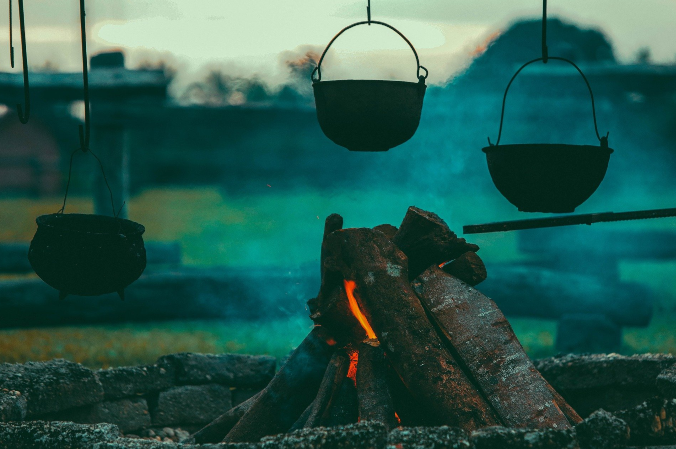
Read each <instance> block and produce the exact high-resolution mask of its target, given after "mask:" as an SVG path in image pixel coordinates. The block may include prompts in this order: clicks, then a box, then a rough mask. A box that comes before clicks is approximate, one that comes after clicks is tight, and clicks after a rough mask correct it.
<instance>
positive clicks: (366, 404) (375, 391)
mask: <svg viewBox="0 0 676 449" xmlns="http://www.w3.org/2000/svg"><path fill="white" fill-rule="evenodd" d="M386 370H387V361H386V360H385V352H384V351H383V350H382V348H381V347H380V344H379V343H378V341H377V340H376V341H374V340H368V341H365V342H363V343H362V344H360V345H359V364H358V365H357V395H358V398H359V419H360V420H361V421H376V422H379V423H382V424H384V425H385V428H386V429H387V430H390V429H392V428H394V427H396V426H397V418H396V416H395V411H394V403H393V402H392V396H391V395H390V388H389V386H388V384H387V375H386V374H387V371H386Z"/></svg>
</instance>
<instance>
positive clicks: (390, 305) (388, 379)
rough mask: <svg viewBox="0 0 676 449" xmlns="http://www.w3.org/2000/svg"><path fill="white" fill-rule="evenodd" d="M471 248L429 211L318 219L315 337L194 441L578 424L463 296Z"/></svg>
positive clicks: (481, 302) (504, 330)
mask: <svg viewBox="0 0 676 449" xmlns="http://www.w3.org/2000/svg"><path fill="white" fill-rule="evenodd" d="M478 250H479V247H478V246H477V245H473V244H471V243H468V242H466V241H465V239H461V238H458V237H457V236H456V235H455V234H454V233H453V232H452V231H451V230H450V229H449V227H448V226H447V225H446V223H445V222H444V221H443V220H442V219H441V218H439V217H438V216H437V215H436V214H434V213H431V212H426V211H424V210H421V209H418V208H416V207H410V208H409V210H408V212H407V214H406V216H405V218H404V220H403V222H402V223H401V226H400V227H399V228H398V229H397V228H396V227H394V226H391V225H380V226H377V227H375V228H373V229H370V228H350V229H343V219H342V217H341V216H339V215H337V214H333V215H330V216H329V217H328V218H327V219H326V223H325V228H324V238H323V242H322V247H321V287H320V289H319V294H318V295H317V297H316V298H313V299H311V300H309V301H308V306H309V310H310V317H311V318H312V320H313V321H314V323H315V327H314V329H313V330H312V331H311V332H310V333H309V335H308V336H307V337H306V338H305V340H304V341H303V342H302V343H301V344H300V345H299V346H298V348H297V349H296V350H295V351H294V352H293V353H292V354H291V355H290V357H289V359H288V360H287V362H286V363H285V364H284V366H283V367H282V368H281V370H280V371H279V372H278V373H277V374H276V375H275V377H274V378H273V379H272V381H271V382H270V383H269V384H268V386H267V387H266V388H265V389H264V390H263V391H261V392H260V393H258V394H257V395H255V396H253V397H252V398H250V399H249V400H248V401H246V402H244V403H242V404H240V405H238V406H237V407H235V408H233V409H231V410H229V411H227V412H226V413H225V414H223V415H222V416H221V417H219V418H218V419H216V420H215V421H214V422H212V423H211V424H209V425H208V426H206V427H205V428H203V429H202V430H200V431H199V432H197V433H196V434H195V435H194V440H195V442H197V443H209V442H220V441H224V442H254V441H258V440H260V439H261V438H262V437H264V436H268V435H274V434H279V433H284V432H289V431H292V430H297V429H301V428H311V427H318V426H334V425H342V424H350V423H355V422H358V421H376V422H380V423H382V424H383V425H385V427H386V428H388V429H391V428H393V427H397V426H435V425H448V426H454V427H459V428H461V429H463V430H466V431H468V432H471V431H474V430H477V429H480V428H484V427H490V426H496V425H500V426H505V427H511V428H534V429H546V428H553V429H568V428H570V427H572V426H573V425H575V424H577V423H579V422H580V421H581V418H580V416H578V414H577V413H576V412H575V411H574V410H573V409H572V408H571V407H570V406H569V405H568V404H567V403H566V401H565V400H564V399H563V398H562V397H561V396H560V395H559V394H558V393H557V392H556V391H555V390H554V389H553V388H552V387H551V386H550V385H549V383H548V382H547V381H546V380H545V379H544V378H543V377H542V376H541V375H540V373H539V372H538V370H537V369H536V368H535V366H534V365H533V363H532V362H531V361H530V359H529V358H528V356H527V355H526V353H525V352H524V350H523V348H522V347H521V344H520V343H519V341H518V339H517V338H516V336H515V334H514V332H513V330H512V328H511V326H510V324H509V322H508V321H507V320H506V319H505V317H504V315H503V314H502V312H501V311H500V309H499V308H498V307H497V306H496V304H495V303H494V302H493V301H492V300H491V299H490V298H488V297H486V296H484V295H483V294H482V293H481V292H480V291H479V290H477V289H476V288H474V286H475V285H477V284H478V283H480V282H481V281H483V280H484V279H485V278H486V270H485V267H484V265H483V263H482V261H481V259H480V258H479V256H477V254H476V252H477V251H478Z"/></svg>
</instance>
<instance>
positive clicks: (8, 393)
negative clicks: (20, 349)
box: [0, 390, 28, 421]
mask: <svg viewBox="0 0 676 449" xmlns="http://www.w3.org/2000/svg"><path fill="white" fill-rule="evenodd" d="M27 409H28V405H27V404H26V397H25V396H24V395H22V394H21V393H20V392H18V391H13V390H0V421H22V420H23V419H24V418H25V417H26V411H27Z"/></svg>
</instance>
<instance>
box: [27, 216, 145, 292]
mask: <svg viewBox="0 0 676 449" xmlns="http://www.w3.org/2000/svg"><path fill="white" fill-rule="evenodd" d="M35 221H36V222H37V225H38V230H37V232H36V233H35V236H34V237H33V241H32V242H31V246H30V249H29V252H28V260H29V261H30V263H31V266H32V267H33V270H35V273H37V275H38V276H40V278H41V279H42V280H43V281H45V282H46V283H47V284H48V285H50V286H52V287H54V288H55V289H57V290H59V292H60V297H61V298H64V297H65V296H66V295H68V294H74V295H80V296H97V295H103V294H106V293H113V292H117V293H118V294H119V295H120V297H121V298H122V299H124V288H125V287H127V286H128V285H129V284H131V283H132V282H134V281H135V280H136V279H138V278H139V276H141V273H143V270H144V269H145V267H146V250H145V246H144V244H143V237H142V235H143V233H144V232H145V228H144V227H143V226H142V225H140V224H138V223H135V222H133V221H131V220H125V219H122V218H116V217H108V216H104V215H89V214H63V213H56V214H50V215H41V216H39V217H38V218H37V219H36V220H35Z"/></svg>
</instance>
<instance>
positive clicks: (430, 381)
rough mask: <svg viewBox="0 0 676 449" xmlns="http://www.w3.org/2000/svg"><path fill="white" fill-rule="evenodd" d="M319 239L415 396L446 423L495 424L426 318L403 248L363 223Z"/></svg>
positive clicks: (471, 427)
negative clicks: (350, 283)
mask: <svg viewBox="0 0 676 449" xmlns="http://www.w3.org/2000/svg"><path fill="white" fill-rule="evenodd" d="M325 245H326V250H327V252H326V260H325V262H324V266H325V269H326V270H327V271H329V270H330V271H333V272H335V273H336V274H337V275H338V276H340V277H342V278H343V279H345V280H351V281H354V282H355V283H356V286H357V291H356V296H357V298H356V299H357V301H358V305H359V307H360V309H361V311H362V312H363V314H364V315H365V316H366V318H367V320H368V321H369V323H370V324H371V326H372V327H373V329H374V331H375V333H376V335H377V337H378V340H379V341H380V342H381V344H382V345H383V349H384V350H385V353H386V354H387V357H388V360H390V363H391V364H392V366H393V367H394V369H395V370H396V371H397V373H398V374H399V376H400V377H401V379H402V380H403V381H404V383H405V384H406V386H407V387H408V389H409V390H410V391H411V393H412V394H413V395H414V396H415V397H416V398H417V400H419V401H420V402H421V403H422V404H423V406H424V407H427V408H429V410H430V411H431V412H432V413H436V414H437V415H438V416H439V417H440V420H441V421H442V422H443V423H444V424H447V425H451V426H457V427H461V428H463V429H465V430H468V431H472V430H475V429H478V428H481V427H485V426H491V425H497V424H499V423H500V421H499V419H498V418H497V417H496V415H495V414H494V412H493V411H492V410H491V408H490V406H489V405H488V403H487V402H486V401H485V400H484V399H483V398H482V397H481V395H480V393H479V392H478V390H477V389H476V388H475V386H474V385H472V383H471V382H470V381H469V379H468V378H467V376H466V375H465V374H464V373H463V371H462V369H461V368H460V366H459V365H458V364H457V363H456V362H455V360H454V359H453V357H452V356H451V354H450V353H449V352H448V350H447V349H446V348H445V347H444V344H443V343H442V341H441V339H440V337H439V336H438V335H437V333H436V331H435V329H434V327H433V325H432V323H430V321H429V320H428V318H427V316H426V314H425V310H424V309H423V307H422V305H421V304H420V301H419V300H418V298H417V296H416V295H415V293H414V292H413V290H412V289H411V285H410V283H409V280H408V270H407V259H406V256H405V255H404V253H403V252H401V251H400V250H399V249H398V248H397V247H396V246H395V245H394V244H393V243H392V242H391V241H390V240H389V239H387V238H386V237H385V235H384V234H382V233H381V232H378V231H374V230H372V229H367V228H359V229H345V230H341V231H337V232H334V233H332V234H331V235H329V236H328V237H327V239H326V241H325ZM357 371H359V370H358V369H357Z"/></svg>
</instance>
